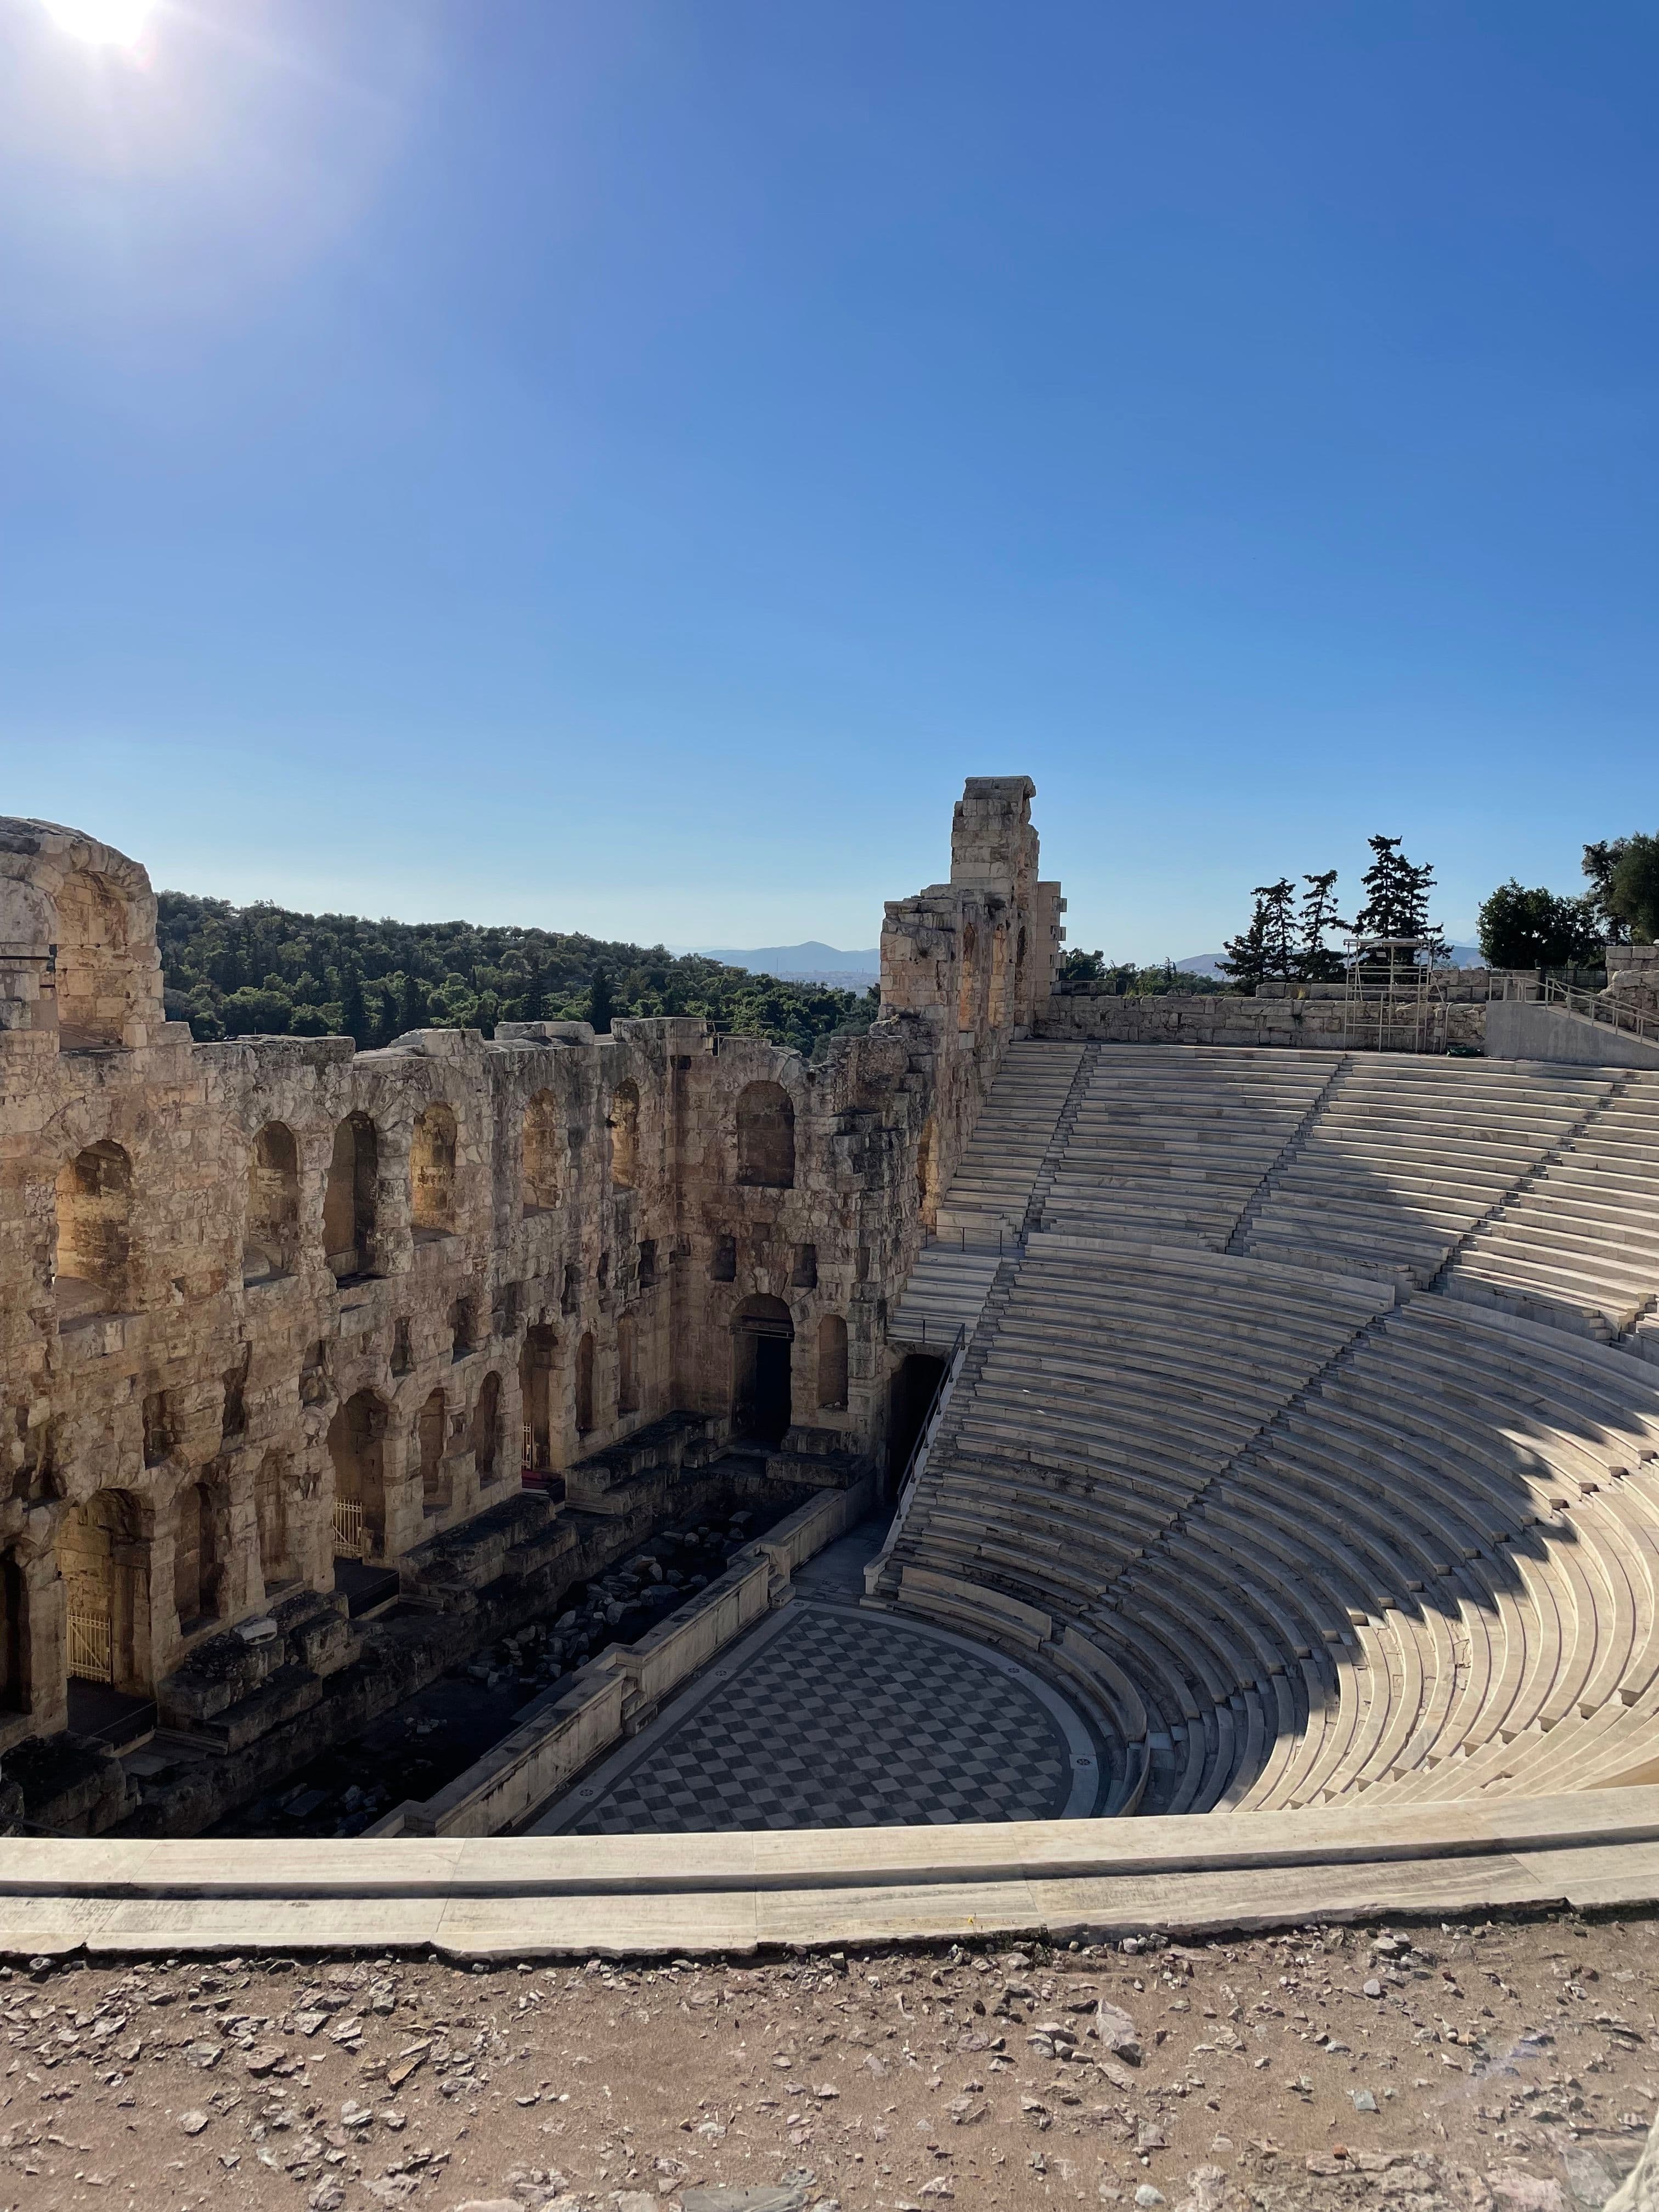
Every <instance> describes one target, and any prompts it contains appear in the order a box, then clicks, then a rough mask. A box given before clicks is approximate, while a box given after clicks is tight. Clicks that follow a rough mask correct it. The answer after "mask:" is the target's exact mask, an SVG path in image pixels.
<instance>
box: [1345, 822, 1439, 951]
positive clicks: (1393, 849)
mask: <svg viewBox="0 0 1659 2212" xmlns="http://www.w3.org/2000/svg"><path fill="white" fill-rule="evenodd" d="M1366 842H1367V843H1368V844H1369V845H1370V848H1371V851H1372V853H1373V854H1374V855H1375V858H1374V859H1373V860H1372V862H1371V865H1370V867H1369V868H1368V869H1367V870H1366V871H1365V873H1364V875H1363V876H1362V877H1361V878H1360V879H1359V880H1360V883H1361V884H1362V885H1363V887H1364V891H1365V903H1364V906H1363V907H1361V908H1360V909H1359V912H1358V915H1357V916H1356V917H1355V920H1354V927H1355V929H1356V930H1357V931H1358V933H1359V935H1360V936H1362V937H1416V938H1425V939H1428V940H1429V942H1428V954H1429V957H1430V959H1431V960H1440V959H1443V958H1444V957H1445V951H1446V946H1445V940H1444V939H1443V937H1442V935H1441V933H1440V932H1439V931H1438V930H1437V929H1436V928H1435V927H1433V925H1432V924H1431V922H1430V921H1429V893H1430V892H1431V890H1433V888H1434V870H1433V869H1432V868H1431V867H1429V866H1426V865H1425V866H1418V865H1417V864H1416V863H1415V862H1414V861H1412V860H1407V858H1406V856H1405V854H1403V853H1402V852H1401V849H1400V848H1401V844H1402V843H1403V842H1404V841H1403V839H1401V838H1399V837H1370V838H1367V840H1366Z"/></svg>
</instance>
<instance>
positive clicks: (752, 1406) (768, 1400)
mask: <svg viewBox="0 0 1659 2212" xmlns="http://www.w3.org/2000/svg"><path fill="white" fill-rule="evenodd" d="M794 1334H795V1326H794V1323H793V1321H792V1320H791V1319H790V1317H789V1309H788V1307H787V1305H785V1304H784V1303H783V1300H782V1299H781V1298H767V1297H754V1298H745V1299H744V1302H743V1304H742V1305H740V1306H739V1307H738V1310H737V1312H736V1314H735V1315H734V1316H733V1317H732V1432H733V1434H734V1435H736V1436H738V1437H743V1438H744V1439H746V1440H747V1441H749V1442H750V1443H762V1444H779V1443H782V1442H783V1438H784V1432H785V1431H786V1430H787V1428H788V1426H789V1421H790V1415H791V1405H790V1389H789V1362H790V1347H791V1345H792V1344H793V1340H794Z"/></svg>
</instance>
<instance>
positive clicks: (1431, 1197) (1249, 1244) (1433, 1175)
mask: <svg viewBox="0 0 1659 2212" xmlns="http://www.w3.org/2000/svg"><path fill="white" fill-rule="evenodd" d="M1619 1080H1620V1079H1619V1077H1618V1076H1617V1075H1616V1073H1614V1072H1613V1071H1611V1070H1607V1069H1596V1068H1567V1067H1547V1066H1531V1065H1525V1066H1523V1065H1522V1064H1520V1063H1518V1062H1513V1061H1491V1062H1486V1061H1480V1060H1432V1059H1414V1058H1408V1057H1406V1056H1403V1055H1401V1056H1399V1057H1395V1056H1383V1055H1377V1054H1353V1055H1352V1056H1351V1057H1350V1059H1349V1060H1348V1062H1347V1064H1346V1066H1345V1067H1344V1068H1343V1069H1342V1071H1341V1073H1340V1074H1339V1075H1338V1076H1337V1077H1336V1079H1335V1080H1334V1082H1333V1083H1332V1085H1331V1086H1330V1090H1329V1091H1328V1094H1327V1095H1326V1097H1325V1098H1324V1099H1323V1100H1322V1103H1321V1106H1320V1109H1319V1111H1318V1113H1317V1114H1316V1116H1315V1117H1314V1120H1313V1121H1312V1123H1311V1126H1310V1127H1309V1128H1308V1130H1307V1131H1306V1132H1305V1133H1304V1135H1303V1136H1302V1137H1301V1138H1300V1139H1299V1140H1298V1141H1297V1144H1296V1146H1294V1148H1293V1149H1292V1151H1291V1153H1290V1155H1289V1156H1288V1157H1287V1158H1285V1160H1284V1161H1283V1162H1282V1163H1281V1164H1280V1165H1279V1166H1278V1167H1277V1168H1275V1169H1274V1170H1273V1172H1272V1174H1271V1175H1270V1176H1268V1177H1267V1181H1266V1182H1265V1183H1264V1185H1263V1187H1262V1188H1261V1190H1260V1191H1259V1192H1258V1193H1257V1194H1256V1195H1255V1198H1254V1199H1253V1200H1251V1202H1250V1205H1249V1208H1248V1210H1247V1211H1246V1212H1245V1213H1244V1217H1243V1221H1242V1222H1241V1223H1240V1225H1239V1227H1238V1229H1237V1231H1236V1232H1235V1234H1234V1236H1233V1237H1232V1240H1231V1245H1230V1247H1229V1249H1231V1250H1234V1251H1239V1252H1244V1253H1249V1254H1253V1255H1255V1256H1256V1257H1258V1258H1260V1259H1264V1260H1285V1261H1308V1262H1310V1263H1311V1264H1313V1265H1315V1266H1318V1267H1346V1268H1348V1269H1349V1270H1350V1271H1352V1270H1355V1269H1362V1270H1364V1271H1365V1272H1367V1273H1376V1274H1383V1275H1391V1276H1393V1277H1395V1279H1398V1280H1400V1281H1402V1282H1409V1283H1413V1284H1417V1285H1423V1284H1426V1283H1428V1282H1429V1281H1430V1280H1431V1279H1432V1278H1433V1276H1434V1275H1435V1274H1436V1273H1437V1272H1438V1270H1439V1269H1440V1267H1442V1266H1443V1264H1444V1262H1445V1261H1446V1260H1447V1258H1448V1257H1449V1255H1450V1253H1451V1251H1452V1249H1453V1248H1454V1247H1455V1245H1456V1244H1457V1243H1458V1242H1459V1240H1460V1239H1461V1238H1462V1237H1466V1236H1468V1233H1469V1232H1470V1231H1472V1230H1473V1229H1474V1228H1475V1227H1476V1225H1478V1224H1479V1223H1480V1221H1481V1219H1482V1218H1483V1217H1484V1216H1486V1214H1488V1213H1490V1212H1492V1211H1493V1209H1494V1208H1496V1207H1497V1206H1500V1205H1502V1204H1503V1202H1504V1200H1505V1199H1507V1198H1509V1197H1510V1195H1511V1194H1513V1193H1514V1192H1515V1190H1516V1188H1517V1186H1518V1185H1519V1184H1520V1183H1521V1182H1522V1181H1523V1179H1524V1178H1526V1177H1527V1176H1529V1175H1531V1174H1532V1172H1533V1171H1534V1170H1535V1169H1537V1168H1538V1167H1540V1166H1541V1164H1543V1162H1544V1161H1546V1160H1547V1158H1549V1157H1550V1156H1551V1155H1552V1154H1553V1152H1555V1151H1556V1150H1557V1149H1558V1148H1559V1147H1560V1146H1565V1145H1566V1144H1567V1143H1569V1142H1570V1141H1571V1139H1572V1138H1573V1137H1574V1136H1575V1135H1576V1133H1577V1131H1578V1129H1579V1127H1580V1126H1581V1125H1582V1124H1583V1121H1585V1120H1586V1118H1587V1117H1588V1116H1589V1115H1590V1114H1592V1113H1593V1112H1594V1111H1595V1109H1596V1108H1597V1107H1598V1106H1600V1105H1601V1104H1602V1103H1604V1102H1605V1101H1606V1100H1607V1099H1608V1098H1609V1097H1612V1095H1613V1092H1614V1091H1615V1090H1616V1089H1617V1088H1618V1085H1619Z"/></svg>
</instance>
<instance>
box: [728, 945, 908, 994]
mask: <svg viewBox="0 0 1659 2212" xmlns="http://www.w3.org/2000/svg"><path fill="white" fill-rule="evenodd" d="M695 949H696V951H699V952H702V953H703V954H705V955H706V956H707V957H708V958H709V959H710V960H724V961H725V962H726V965H727V966H728V967H730V968H746V969H748V970H749V972H750V975H777V976H780V977H781V979H782V980H783V981H785V982H786V983H828V984H829V985H830V986H831V987H833V988H834V989H836V990H838V991H864V990H867V989H868V988H869V987H870V985H871V984H872V983H874V982H878V981H879V980H880V977H881V953H880V951H879V949H878V947H877V946H874V945H872V946H871V948H870V950H869V951H867V952H842V951H839V950H838V949H837V948H836V946H835V945H821V944H820V943H819V942H818V940H817V938H815V937H809V938H808V939H806V942H805V944H804V945H749V946H747V947H746V948H742V949H738V950H734V949H733V948H732V946H730V945H697V946H696V948H695Z"/></svg>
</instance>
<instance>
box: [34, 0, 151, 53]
mask: <svg viewBox="0 0 1659 2212" xmlns="http://www.w3.org/2000/svg"><path fill="white" fill-rule="evenodd" d="M154 6H155V0H46V11H47V13H48V14H49V15H51V17H52V21H54V22H55V23H57V24H58V25H59V27H61V28H62V29H64V30H65V31H69V32H71V33H73V34H74V36H75V37H76V38H77V39H85V40H87V41H88V44H89V45H92V46H136V45H137V43H138V40H139V39H140V37H141V36H142V35H143V29H144V26H145V24H146V23H147V22H148V21H149V17H150V15H151V13H152V11H153V9H154Z"/></svg>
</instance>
